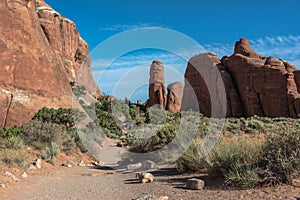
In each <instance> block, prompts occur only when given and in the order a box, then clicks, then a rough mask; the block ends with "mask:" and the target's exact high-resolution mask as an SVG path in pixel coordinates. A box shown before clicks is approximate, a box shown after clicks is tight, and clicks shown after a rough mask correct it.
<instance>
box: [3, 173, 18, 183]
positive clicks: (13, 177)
mask: <svg viewBox="0 0 300 200" xmlns="http://www.w3.org/2000/svg"><path fill="white" fill-rule="evenodd" d="M5 176H7V177H9V178H11V179H12V180H14V181H15V182H19V181H20V179H18V178H17V177H16V176H15V175H13V174H12V173H10V172H5Z"/></svg>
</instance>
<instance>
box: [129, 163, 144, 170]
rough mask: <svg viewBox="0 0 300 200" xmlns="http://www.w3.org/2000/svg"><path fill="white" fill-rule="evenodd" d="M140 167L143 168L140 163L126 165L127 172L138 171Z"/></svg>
mask: <svg viewBox="0 0 300 200" xmlns="http://www.w3.org/2000/svg"><path fill="white" fill-rule="evenodd" d="M142 166H143V164H142V163H135V164H130V165H127V170H139V169H141V168H142Z"/></svg>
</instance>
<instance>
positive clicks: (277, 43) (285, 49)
mask: <svg viewBox="0 0 300 200" xmlns="http://www.w3.org/2000/svg"><path fill="white" fill-rule="evenodd" d="M249 43H250V45H251V47H252V49H254V50H255V51H256V52H257V53H259V54H262V55H264V56H275V57H277V58H281V59H284V60H286V61H289V62H291V63H293V64H294V65H296V66H298V67H300V66H299V60H300V36H268V37H264V38H256V39H250V40H249ZM203 46H204V48H205V49H206V50H207V51H212V52H215V53H216V54H217V55H218V56H219V57H221V56H225V55H231V54H232V53H233V50H234V44H229V43H211V44H205V45H203ZM294 62H297V63H294Z"/></svg>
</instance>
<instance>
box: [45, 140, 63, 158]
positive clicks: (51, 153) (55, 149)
mask: <svg viewBox="0 0 300 200" xmlns="http://www.w3.org/2000/svg"><path fill="white" fill-rule="evenodd" d="M59 152H60V148H59V145H58V144H56V143H55V142H51V144H50V146H47V147H46V152H45V153H43V154H42V158H43V159H44V160H46V161H47V162H53V161H54V159H55V157H56V156H57V155H58V154H59Z"/></svg>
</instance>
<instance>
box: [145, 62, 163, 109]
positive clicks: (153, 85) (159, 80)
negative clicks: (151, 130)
mask: <svg viewBox="0 0 300 200" xmlns="http://www.w3.org/2000/svg"><path fill="white" fill-rule="evenodd" d="M164 83H165V78H164V65H163V63H162V62H161V61H153V62H152V65H151V67H150V79H149V99H148V101H147V102H146V107H151V106H156V107H158V108H160V109H165V108H166V103H167V95H166V89H165V86H164Z"/></svg>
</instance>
